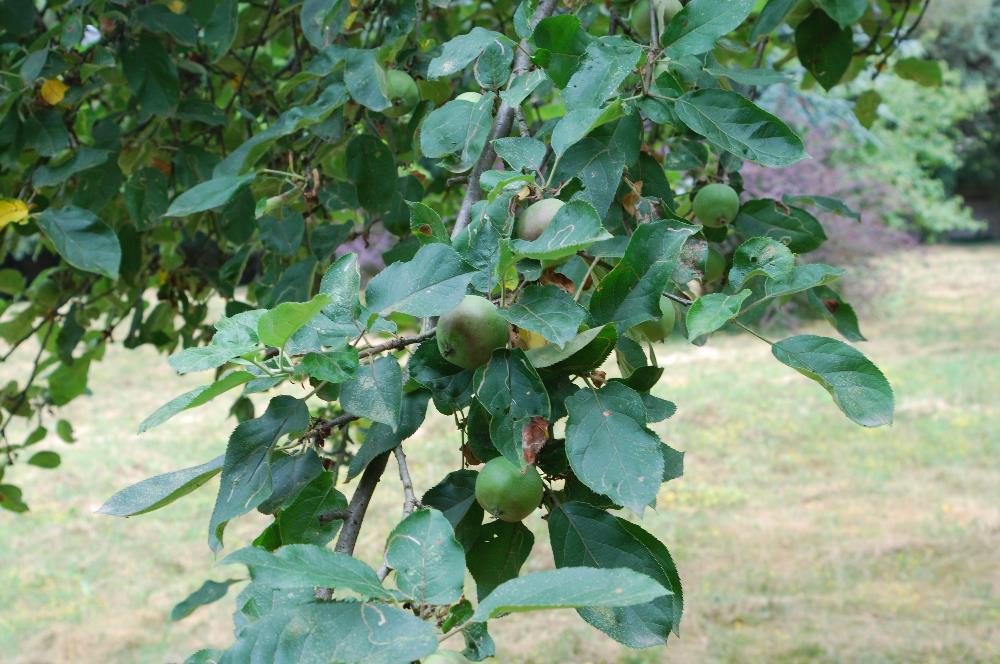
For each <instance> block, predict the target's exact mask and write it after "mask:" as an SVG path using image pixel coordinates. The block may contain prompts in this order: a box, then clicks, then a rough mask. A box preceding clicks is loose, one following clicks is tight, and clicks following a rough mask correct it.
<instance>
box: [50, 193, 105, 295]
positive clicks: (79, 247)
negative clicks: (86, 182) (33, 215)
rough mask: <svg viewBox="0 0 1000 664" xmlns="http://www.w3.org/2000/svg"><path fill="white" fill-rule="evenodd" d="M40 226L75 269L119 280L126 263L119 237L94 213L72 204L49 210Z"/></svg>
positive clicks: (60, 253)
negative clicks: (123, 260) (123, 258)
mask: <svg viewBox="0 0 1000 664" xmlns="http://www.w3.org/2000/svg"><path fill="white" fill-rule="evenodd" d="M38 225H39V226H40V227H41V229H42V230H43V231H45V234H46V235H48V236H49V239H50V240H52V244H53V245H55V248H56V251H58V252H59V255H61V256H62V257H63V258H64V259H66V262H67V263H69V264H70V265H72V266H73V267H75V268H79V269H81V270H83V271H85V272H94V273H96V274H101V275H104V276H106V277H110V278H112V279H117V278H118V268H119V266H120V265H121V260H122V250H121V246H120V245H119V243H118V236H116V235H115V232H114V231H113V230H111V229H110V228H108V227H107V226H106V225H105V224H104V222H102V221H101V220H100V219H98V218H97V216H96V215H95V214H94V213H93V212H91V211H89V210H84V209H83V208H78V207H74V206H72V205H70V206H67V207H63V208H49V209H48V210H46V211H45V212H43V213H42V214H41V215H39V216H38Z"/></svg>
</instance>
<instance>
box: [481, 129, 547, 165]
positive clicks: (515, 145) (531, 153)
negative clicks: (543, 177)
mask: <svg viewBox="0 0 1000 664" xmlns="http://www.w3.org/2000/svg"><path fill="white" fill-rule="evenodd" d="M493 149H494V150H496V153H497V154H498V155H500V158H501V159H503V160H504V161H506V162H507V163H508V164H509V165H510V167H511V168H512V169H514V170H515V171H537V170H538V169H540V168H541V167H542V162H543V161H544V160H545V143H542V142H541V141H540V140H538V139H537V138H530V137H527V136H510V137H508V138H498V139H496V140H494V141H493Z"/></svg>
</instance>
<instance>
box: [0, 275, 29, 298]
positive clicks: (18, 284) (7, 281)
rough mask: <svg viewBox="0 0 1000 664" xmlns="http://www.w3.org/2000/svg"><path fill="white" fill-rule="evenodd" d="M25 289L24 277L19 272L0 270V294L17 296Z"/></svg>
mask: <svg viewBox="0 0 1000 664" xmlns="http://www.w3.org/2000/svg"><path fill="white" fill-rule="evenodd" d="M24 287H25V283H24V275H23V274H21V271H20V270H15V269H14V268H7V269H4V270H0V293H3V294H4V295H19V294H20V293H21V292H22V291H23V290H24Z"/></svg>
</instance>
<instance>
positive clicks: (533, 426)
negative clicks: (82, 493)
mask: <svg viewBox="0 0 1000 664" xmlns="http://www.w3.org/2000/svg"><path fill="white" fill-rule="evenodd" d="M918 4H919V3H911V2H909V1H906V2H900V1H897V0H814V1H809V0H769V1H767V2H764V1H763V0H760V1H755V0H691V1H690V2H679V1H677V0H652V1H651V2H647V1H646V0H640V1H639V2H627V1H624V2H620V1H618V0H612V1H610V2H603V3H587V2H576V1H572V2H566V1H561V2H557V1H556V0H538V2H537V4H536V2H535V1H534V0H523V1H521V2H516V1H514V0H496V1H495V2H492V3H475V2H463V1H449V0H351V1H350V2H346V1H342V0H304V1H303V2H278V1H277V0H253V1H249V2H248V1H244V0H218V1H216V0H190V1H189V2H184V1H183V0H171V1H170V2H164V3H160V2H140V3H127V2H124V1H109V0H90V1H86V0H84V1H76V2H64V1H60V0H53V1H51V2H34V1H33V0H2V1H0V166H2V170H0V196H2V197H3V198H2V200H0V259H2V260H3V268H2V270H0V293H2V294H3V299H2V300H0V337H2V339H3V343H4V346H3V353H2V359H3V361H4V364H5V373H7V370H6V367H18V368H19V369H18V372H17V373H18V375H16V376H15V375H13V373H14V372H13V371H12V372H10V373H7V375H6V376H5V378H4V381H5V384H4V385H2V387H0V389H2V392H0V507H3V508H6V509H7V510H12V511H13V512H19V511H25V510H27V509H29V505H30V500H31V496H26V495H23V494H22V491H21V489H20V488H19V487H18V485H17V469H18V466H19V465H20V464H24V463H26V464H33V465H36V466H43V467H48V468H54V467H55V466H58V465H59V462H60V457H59V455H58V452H57V451H55V449H57V445H58V443H57V442H56V440H55V439H56V437H58V438H61V439H63V440H64V441H66V442H71V441H73V440H74V433H73V422H71V421H69V420H67V419H62V418H61V417H60V408H61V407H62V406H64V405H66V404H68V403H70V402H72V401H74V400H75V399H80V398H86V394H87V392H88V389H90V390H96V389H105V388H104V387H101V386H97V385H91V386H89V387H88V373H89V369H90V368H91V367H92V366H93V365H94V364H95V363H98V362H100V361H101V360H102V358H103V357H104V356H105V354H106V353H107V351H108V348H109V346H111V345H113V344H115V345H120V346H123V347H124V348H126V349H134V348H138V347H140V346H151V347H153V348H155V349H156V350H158V351H161V352H162V353H163V354H165V355H169V359H168V360H167V361H168V362H169V363H170V366H171V367H172V368H173V369H174V370H175V371H176V372H177V373H180V374H187V373H195V372H197V373H199V374H201V375H203V376H204V382H203V385H202V386H201V387H198V388H196V389H194V390H191V391H189V392H186V393H184V394H180V395H179V396H176V397H174V398H172V399H170V400H168V401H166V403H164V405H163V406H162V407H160V408H159V409H158V410H156V411H155V412H154V413H152V414H150V415H149V416H148V417H146V419H145V420H143V421H142V423H141V424H140V425H139V432H140V433H142V432H144V431H147V430H149V429H151V428H153V427H157V426H160V425H163V424H164V423H165V422H167V421H168V420H169V419H170V418H171V417H173V416H175V415H177V414H178V413H181V412H183V411H185V410H188V409H191V408H197V407H199V406H201V405H203V404H206V403H208V402H210V401H212V400H217V399H228V400H229V402H230V403H231V404H232V407H231V410H230V414H231V416H232V417H234V418H235V420H236V421H237V422H238V424H237V425H236V427H235V429H234V430H233V432H232V435H231V436H230V437H229V440H228V441H223V440H219V441H217V443H216V451H215V452H214V453H212V454H211V455H209V456H211V457H212V458H208V459H206V460H205V462H204V463H203V464H201V465H198V466H195V467H192V468H183V469H177V470H173V471H171V472H168V473H166V474H164V475H159V476H156V477H152V478H150V479H147V480H145V481H143V482H140V483H139V484H137V485H134V486H130V487H126V488H123V489H122V490H121V491H119V492H118V493H116V494H115V495H114V496H112V497H111V498H110V499H108V501H107V502H106V504H104V506H103V507H102V508H101V510H100V511H101V512H102V513H104V514H107V515H113V516H119V517H131V516H137V515H140V514H145V513H147V512H150V511H153V510H157V509H159V508H162V507H164V506H166V505H168V504H170V503H172V502H173V501H175V500H179V499H182V498H183V497H184V496H185V495H186V494H188V493H190V492H192V491H196V490H199V489H200V487H202V485H204V484H206V483H207V482H208V481H209V480H210V479H213V478H214V477H216V476H219V488H218V495H217V498H216V500H215V505H214V509H213V511H212V514H211V516H210V518H209V519H208V523H207V532H206V539H207V543H208V545H209V547H210V549H211V551H213V552H221V551H222V550H223V546H224V543H225V544H228V545H229V547H228V548H229V549H232V550H231V551H229V552H227V557H226V558H225V559H224V562H226V563H228V564H237V565H240V566H243V567H245V568H246V570H247V572H248V574H249V577H250V579H251V581H250V583H249V584H247V585H245V586H244V587H242V590H240V592H239V593H238V597H237V598H236V614H235V636H234V640H233V643H232V645H231V647H229V648H228V649H225V650H214V649H206V650H203V651H200V652H198V653H196V654H194V655H192V657H191V659H190V660H189V661H190V662H209V661H212V662H215V661H218V662H299V661H303V662H304V661H310V662H313V661H316V662H319V661H322V662H327V661H330V662H333V661H336V662H411V661H418V660H424V661H439V662H441V661H454V660H455V659H456V658H459V659H461V658H462V657H464V658H467V659H469V660H473V661H479V660H482V659H485V658H488V657H491V656H492V655H494V653H495V652H496V650H497V647H496V645H495V644H494V642H493V640H492V639H491V637H490V634H489V626H490V624H491V622H492V621H495V620H502V618H503V616H504V615H507V614H509V613H512V612H520V611H537V610H545V609H565V608H573V609H575V610H576V611H577V613H578V614H579V616H580V618H582V619H583V620H585V621H586V622H587V623H589V624H590V625H592V626H593V627H594V628H595V629H597V630H600V631H602V632H604V633H605V634H606V635H607V636H608V637H609V638H612V639H615V640H616V641H619V642H621V643H622V644H625V645H626V646H630V647H634V648H644V647H649V646H655V645H662V644H664V643H665V642H666V641H667V639H668V637H669V636H670V634H671V633H676V632H677V631H678V628H679V625H680V622H681V618H682V613H683V594H682V588H681V574H680V573H679V571H678V569H677V567H676V566H675V563H674V560H673V559H672V557H671V555H670V553H669V551H668V549H667V547H666V546H665V545H664V544H663V543H661V542H660V541H659V540H658V539H657V538H656V536H655V535H654V534H653V533H650V532H648V531H647V530H645V529H644V528H643V527H642V526H641V525H640V524H639V519H640V518H641V517H642V515H643V513H644V511H645V510H646V509H648V508H652V507H654V506H655V505H656V499H657V493H658V490H659V488H660V486H661V484H662V483H664V482H669V481H670V480H673V479H675V478H677V477H679V476H680V475H681V473H682V470H683V453H681V452H679V451H677V450H675V449H674V448H672V447H670V445H669V444H668V442H665V441H663V440H661V439H660V437H659V435H658V434H657V433H656V432H654V430H653V429H654V427H655V428H656V429H657V430H658V431H664V432H667V434H668V435H667V437H668V438H669V431H670V425H669V421H667V422H664V421H666V420H669V418H670V417H671V415H673V413H674V412H675V410H676V407H675V405H674V404H673V403H671V402H670V401H668V400H666V399H664V398H661V397H659V396H655V395H654V394H653V393H652V390H653V388H654V386H655V385H656V384H657V381H658V380H659V378H660V376H661V375H662V373H663V368H662V367H660V366H658V364H657V352H659V351H660V350H661V349H660V347H658V346H656V345H655V342H659V341H662V340H663V339H665V338H666V337H667V335H669V334H671V333H673V334H675V335H679V336H681V337H683V338H684V339H686V340H687V342H690V343H691V344H695V345H700V344H704V343H705V342H706V340H707V339H708V337H710V336H711V335H713V334H714V333H716V332H719V331H720V330H729V331H733V330H736V331H743V330H745V331H747V332H749V333H751V334H753V335H754V336H756V337H757V338H759V340H760V342H761V343H765V344H768V345H770V346H771V351H772V353H773V355H774V359H775V360H776V362H777V363H778V364H779V365H785V366H786V367H787V368H790V369H793V370H795V371H797V372H799V373H800V374H802V375H803V376H804V377H805V378H807V379H811V380H813V381H815V382H817V383H819V385H820V386H821V387H822V388H823V389H825V390H826V391H827V392H829V394H830V396H831V397H832V399H833V402H834V405H835V406H836V407H837V408H839V409H840V410H841V411H843V413H844V415H846V416H847V417H849V418H850V419H852V420H854V421H855V422H857V423H858V424H860V425H862V426H868V427H873V426H881V425H886V424H889V423H890V422H891V420H892V413H893V395H892V391H891V388H890V386H889V384H888V382H887V381H886V379H885V377H884V376H883V374H882V373H881V372H880V371H879V369H877V368H876V367H875V366H874V365H873V364H872V362H870V361H869V360H868V359H867V358H866V357H865V355H864V354H862V353H861V352H860V351H859V350H857V349H856V348H855V347H854V346H852V345H849V344H848V343H846V342H845V341H841V340H839V339H837V338H833V337H826V336H816V335H796V336H791V337H788V338H784V339H780V340H769V339H766V338H765V335H764V334H763V333H762V332H761V331H760V330H759V329H754V327H755V324H754V321H755V320H757V318H756V317H755V314H757V313H759V312H760V310H761V309H762V308H764V307H769V306H773V305H774V304H775V303H779V302H782V301H785V300H787V299H788V298H790V297H796V298H800V299H801V300H802V301H804V302H808V303H809V304H810V305H811V306H812V307H814V308H815V310H816V311H817V312H818V314H819V315H821V316H822V317H823V318H825V319H826V320H828V321H829V322H830V323H831V325H832V328H833V331H835V332H836V333H837V334H838V335H839V336H840V337H843V338H844V339H846V341H847V342H860V341H863V340H864V337H863V336H862V334H861V332H860V330H859V326H858V321H857V317H856V316H855V314H854V311H853V310H852V308H851V306H850V305H849V304H848V303H847V302H845V301H844V300H843V298H842V297H841V296H840V295H839V293H838V291H837V290H836V287H835V282H836V281H837V279H838V278H839V277H840V276H841V275H842V273H843V271H842V270H841V269H839V268H837V267H834V266H830V265H824V264H820V263H815V262H809V261H808V259H806V258H803V256H804V255H806V254H808V253H809V252H810V251H813V250H815V249H816V248H818V247H819V246H821V245H822V243H823V242H824V240H825V239H826V236H825V234H824V231H823V227H822V224H821V223H820V221H818V219H817V216H816V213H817V211H822V212H825V213H835V214H843V215H856V213H855V212H853V211H852V210H850V209H848V208H847V207H846V206H845V205H844V204H843V203H841V202H840V201H838V200H835V199H831V198H824V197H820V196H814V195H811V193H812V192H808V191H788V192H785V193H784V196H783V198H782V199H781V200H772V199H754V198H752V197H750V196H748V195H746V194H745V193H743V192H742V186H741V178H740V169H741V166H742V165H743V164H744V163H746V162H754V163H756V164H759V165H763V166H766V167H774V168H790V169H794V168H796V166H795V165H796V163H797V162H799V161H800V160H803V159H806V158H808V155H807V151H806V146H804V145H803V142H802V140H801V139H800V138H799V136H798V135H797V134H796V132H795V130H793V128H791V127H790V126H788V125H787V124H786V123H785V122H783V121H782V119H781V118H780V117H778V115H780V109H774V108H771V109H770V110H768V108H766V106H767V104H766V103H764V102H763V101H762V100H763V99H764V96H765V95H766V92H767V89H768V88H769V87H771V86H787V87H796V86H798V87H800V88H805V89H811V90H813V91H814V92H813V94H815V91H816V89H817V88H823V89H830V88H833V87H834V86H836V85H838V84H842V87H841V88H840V89H845V88H846V89H847V90H848V92H846V93H845V94H844V98H845V99H848V100H849V101H851V102H853V103H856V104H857V109H856V110H857V112H858V113H859V115H860V114H871V113H873V112H874V108H875V107H877V105H878V99H877V98H874V97H873V96H872V94H874V93H872V94H869V93H866V94H864V95H861V96H860V97H857V98H854V97H852V96H851V95H850V93H849V87H848V86H847V85H846V84H847V83H848V82H849V81H850V80H851V79H852V78H854V77H857V76H871V75H877V74H878V73H879V72H880V71H882V70H883V69H885V68H886V66H887V63H891V62H893V58H894V57H895V56H894V55H893V54H894V50H895V47H896V45H897V44H898V43H899V42H900V41H901V40H903V39H905V38H906V37H907V36H909V34H910V33H911V32H912V31H913V28H914V27H915V24H916V22H917V21H919V17H920V15H922V11H919V7H917V5H918ZM909 66H911V67H917V68H919V69H920V70H921V71H924V70H926V71H928V72H932V71H933V69H934V67H935V66H936V65H935V63H934V62H931V61H926V62H925V61H917V62H914V63H911V64H910V65H909ZM928 75H930V74H928ZM875 96H876V97H877V95H875ZM776 113H777V114H776ZM776 370H779V369H776ZM158 387H167V388H169V386H158ZM760 398H761V400H762V402H764V404H766V400H767V395H766V394H764V393H762V394H761V395H760ZM762 405H763V404H762ZM432 409H433V410H435V411H437V412H438V413H441V414H444V415H446V416H448V417H449V418H451V419H453V421H454V426H455V428H456V434H455V440H456V454H455V456H454V457H453V458H451V459H448V460H447V461H446V462H445V463H442V461H441V460H440V459H436V460H432V459H429V458H426V457H424V455H423V453H422V450H421V449H420V445H419V444H410V443H408V442H407V441H408V439H409V438H410V437H411V436H413V434H414V433H415V432H416V431H417V430H418V429H419V428H420V427H421V426H422V425H423V423H424V420H425V418H426V417H427V414H428V412H429V411H431V410H432ZM81 443H83V444H85V441H81ZM459 446H460V450H459V449H458V447H459ZM404 450H405V451H404ZM97 452H100V451H99V450H98V451H97ZM390 457H393V458H394V463H393V465H392V466H390V465H389V458H390ZM431 462H433V463H435V464H436V465H435V467H443V471H442V473H441V477H440V478H439V481H438V482H437V483H436V484H435V485H433V486H425V487H418V486H414V483H413V481H412V479H411V475H410V472H409V468H410V466H412V465H414V464H428V463H431ZM387 468H396V469H398V473H399V477H400V479H401V486H402V491H403V495H402V496H401V498H400V504H401V505H402V508H401V510H400V512H399V514H398V523H397V524H396V525H395V527H394V528H393V529H392V532H391V534H390V535H389V536H388V539H387V540H386V542H385V547H384V550H383V551H382V552H381V555H380V552H378V551H375V552H366V554H367V555H368V557H369V559H378V558H379V557H380V558H381V560H382V562H381V565H379V566H369V565H368V564H367V563H365V562H363V561H362V560H360V559H359V558H356V557H355V556H354V554H355V545H356V543H357V541H358V535H359V533H360V531H361V529H362V528H363V526H364V522H365V516H366V511H367V509H368V506H369V503H370V501H371V498H372V495H373V493H374V492H375V490H376V488H377V486H378V483H379V479H380V477H381V476H382V475H383V473H385V472H386V469H387ZM200 490H204V489H200ZM252 511H257V512H260V513H263V514H265V515H269V517H270V522H269V523H270V525H268V526H267V528H266V529H264V530H263V531H262V532H261V533H260V534H259V536H257V537H256V539H254V540H253V541H252V542H239V543H234V542H226V540H225V530H226V525H227V524H228V523H229V522H230V521H232V520H234V519H238V518H240V517H241V516H243V515H245V514H247V513H249V512H252ZM11 518H13V517H11ZM525 519H529V520H531V522H532V524H533V525H534V526H535V528H534V530H532V529H531V528H529V527H528V526H526V525H525V524H524V522H523V521H524V520H525ZM534 532H544V533H546V536H547V537H548V538H549V539H550V543H551V550H552V559H551V561H549V563H550V565H547V566H551V568H552V569H550V570H549V571H542V572H536V573H530V574H522V573H521V568H522V565H523V564H524V562H525V561H526V560H527V559H528V557H529V556H530V555H531V554H532V548H533V544H534V539H535V535H534V534H533V533H534ZM359 553H360V552H359ZM207 559H208V557H207V556H206V560H207ZM467 573H468V574H470V575H471V578H472V580H473V581H474V583H472V584H468V585H467V584H466V582H465V580H466V574H467ZM228 585H229V584H226V583H218V582H212V581H209V582H206V584H205V585H204V586H202V587H201V588H199V589H198V590H197V591H195V592H194V593H193V594H192V595H191V596H190V597H188V598H187V599H185V600H184V601H183V602H181V603H180V604H178V606H177V608H176V609H175V611H174V613H175V617H182V616H183V615H186V614H187V613H190V611H192V610H194V609H195V608H197V607H198V606H200V605H203V604H207V603H209V602H211V601H215V600H218V599H220V598H221V597H222V596H224V595H225V594H226V590H227V588H228ZM179 599H180V598H179ZM459 635H460V636H459ZM452 637H455V638H454V640H451V639H452ZM442 642H445V648H446V649H445V650H444V651H439V644H441V643H442ZM463 642H464V646H463ZM449 646H454V648H452V649H462V648H464V650H463V653H462V655H459V654H458V653H457V652H451V650H449V649H448V647H449ZM500 647H501V648H502V644H501V646H500Z"/></svg>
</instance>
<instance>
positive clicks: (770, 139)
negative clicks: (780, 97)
mask: <svg viewBox="0 0 1000 664" xmlns="http://www.w3.org/2000/svg"><path fill="white" fill-rule="evenodd" d="M677 16H680V14H678V15H677ZM674 18H675V19H676V18H677V17H676V16H675V17H674ZM674 108H675V110H676V112H677V117H678V118H680V120H681V122H683V123H684V124H685V125H687V126H688V127H689V128H690V129H691V131H693V132H694V133H696V134H700V135H701V136H704V137H705V138H707V139H708V141H709V142H710V143H711V144H712V145H714V146H716V147H717V148H719V149H721V150H726V151H727V152H732V153H733V154H734V155H736V156H737V157H739V158H741V159H747V160H749V161H753V162H756V163H758V164H761V165H762V166H772V167H780V166H788V165H790V164H794V163H795V162H797V161H799V160H801V159H805V158H806V156H807V155H806V152H805V148H804V147H803V145H802V139H800V138H799V137H798V136H797V135H796V134H795V132H793V131H792V130H791V129H789V128H788V126H787V125H786V124H785V123H784V122H782V121H781V120H779V119H778V118H776V117H774V116H773V115H771V114H770V113H768V112H767V111H765V110H764V109H762V108H760V107H759V106H757V105H755V104H754V103H753V102H752V101H750V100H749V99H746V98H745V97H743V96H742V95H739V94H737V93H735V92H729V91H727V90H696V91H694V92H689V93H687V94H685V95H684V96H683V97H680V98H679V99H677V101H676V103H675V105H674Z"/></svg>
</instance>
